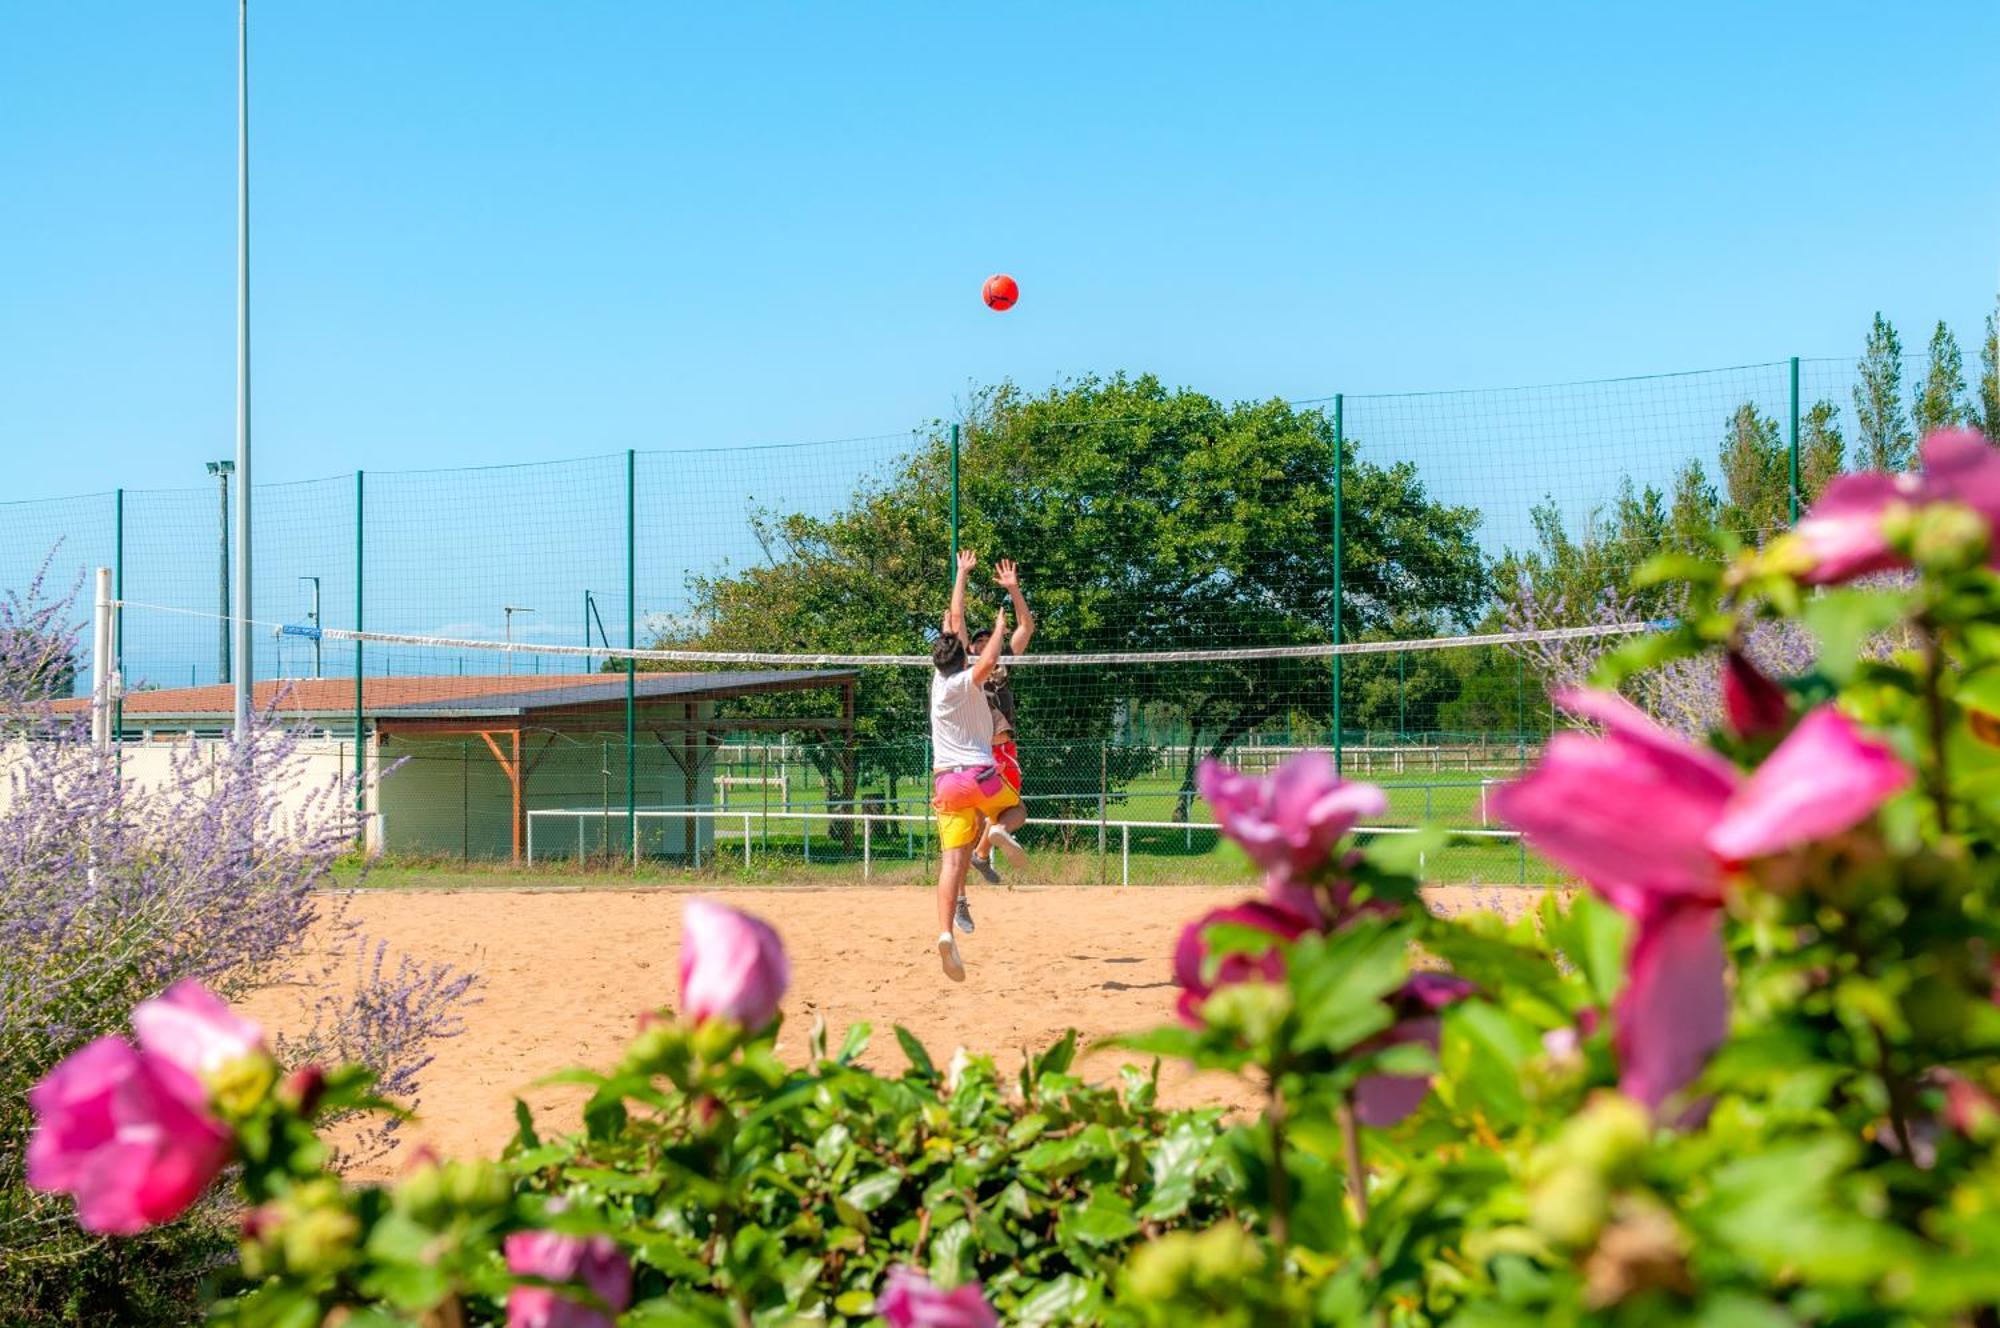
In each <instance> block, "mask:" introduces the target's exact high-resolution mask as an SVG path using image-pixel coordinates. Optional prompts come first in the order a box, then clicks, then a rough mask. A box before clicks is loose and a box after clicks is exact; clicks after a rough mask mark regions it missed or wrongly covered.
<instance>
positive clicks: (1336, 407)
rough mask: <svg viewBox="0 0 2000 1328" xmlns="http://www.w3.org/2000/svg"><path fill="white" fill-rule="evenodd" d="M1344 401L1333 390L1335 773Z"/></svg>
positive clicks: (1336, 758)
mask: <svg viewBox="0 0 2000 1328" xmlns="http://www.w3.org/2000/svg"><path fill="white" fill-rule="evenodd" d="M1345 405H1346V398H1345V397H1344V396H1343V395H1342V394H1341V393H1338V392H1336V393H1334V396H1333V644H1334V649H1335V653H1334V656H1333V772H1334V774H1335V775H1338V774H1340V773H1341V770H1342V767H1343V766H1344V764H1345V762H1344V761H1343V759H1342V745H1341V736H1340V723H1341V716H1340V654H1339V647H1340V616H1341V611H1342V609H1343V608H1344V607H1345V603H1344V599H1343V596H1342V594H1341V585H1340V563H1341V547H1340V536H1341V530H1340V527H1341V512H1340V496H1341V495H1340V489H1341V472H1342V471H1344V470H1346V469H1347V458H1346V452H1347V431H1346V422H1345V420H1344V419H1343V408H1344V407H1345Z"/></svg>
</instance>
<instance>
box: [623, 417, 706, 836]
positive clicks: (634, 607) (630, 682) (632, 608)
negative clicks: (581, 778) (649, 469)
mask: <svg viewBox="0 0 2000 1328" xmlns="http://www.w3.org/2000/svg"><path fill="white" fill-rule="evenodd" d="M638 475H639V454H638V452H636V451H635V450H633V449H632V448H629V447H628V448H626V449H625V649H626V650H627V651H628V652H629V651H633V650H637V649H638V648H639V584H638V566H639V560H638V530H639V490H638ZM638 667H639V661H638V660H636V659H634V658H633V657H632V656H631V655H630V654H629V653H628V654H627V655H626V656H625V824H626V827H627V828H628V829H630V830H631V832H632V870H633V871H634V872H637V871H638V870H639V674H638ZM694 829H695V827H694V826H693V824H692V823H690V824H689V826H688V831H689V833H690V834H692V833H694Z"/></svg>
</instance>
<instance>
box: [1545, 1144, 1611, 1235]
mask: <svg viewBox="0 0 2000 1328" xmlns="http://www.w3.org/2000/svg"><path fill="white" fill-rule="evenodd" d="M1610 1211H1611V1189H1610V1187H1609V1186H1607V1185H1606V1184H1605V1183H1604V1178H1603V1177H1602V1176H1600V1175H1598V1174H1597V1173H1596V1172H1594V1171H1592V1170H1591V1169H1590V1168H1588V1167H1581V1166H1577V1165H1575V1164H1573V1163H1561V1164H1558V1165H1555V1166H1553V1167H1551V1168H1549V1169H1548V1170H1546V1171H1544V1172H1542V1173H1541V1174H1539V1175H1538V1176H1536V1178H1535V1179H1534V1180H1533V1181H1532V1182H1530V1184H1529V1186H1528V1225H1530V1226H1532V1227H1533V1228H1534V1229H1535V1230H1536V1231H1537V1232H1539V1233H1540V1234H1541V1235H1542V1236H1543V1237H1545V1238H1546V1239H1548V1240H1551V1241H1553V1242H1555V1243H1556V1244H1558V1245H1572V1246H1580V1245H1588V1244H1589V1243H1590V1242H1591V1241H1592V1240H1595V1239H1596V1238H1597V1233H1598V1230H1599V1229H1600V1228H1602V1227H1603V1225H1604V1219H1605V1217H1606V1215H1607V1214H1608V1213H1609V1212H1610Z"/></svg>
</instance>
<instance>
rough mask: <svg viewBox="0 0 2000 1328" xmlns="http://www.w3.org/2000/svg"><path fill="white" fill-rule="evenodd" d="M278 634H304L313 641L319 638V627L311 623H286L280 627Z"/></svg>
mask: <svg viewBox="0 0 2000 1328" xmlns="http://www.w3.org/2000/svg"><path fill="white" fill-rule="evenodd" d="M278 634H279V635H280V636H303V637H306V638H307V639H309V640H313V641H317V640H319V628H317V627H314V626H313V625H311V624H310V623H306V624H299V623H286V624H285V625H284V626H283V627H280V628H279V629H278Z"/></svg>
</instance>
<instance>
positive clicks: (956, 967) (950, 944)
mask: <svg viewBox="0 0 2000 1328" xmlns="http://www.w3.org/2000/svg"><path fill="white" fill-rule="evenodd" d="M937 951H938V958H939V959H940V960H942V961H943V963H944V975H945V976H946V977H948V978H950V979H951V980H952V981H953V982H963V981H965V961H964V960H963V959H960V958H959V957H958V942H957V941H955V940H953V939H952V938H951V933H950V932H945V933H944V934H943V935H941V936H939V937H938V942H937Z"/></svg>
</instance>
